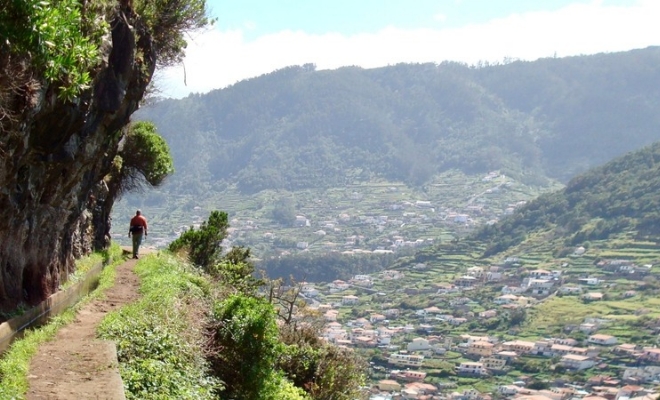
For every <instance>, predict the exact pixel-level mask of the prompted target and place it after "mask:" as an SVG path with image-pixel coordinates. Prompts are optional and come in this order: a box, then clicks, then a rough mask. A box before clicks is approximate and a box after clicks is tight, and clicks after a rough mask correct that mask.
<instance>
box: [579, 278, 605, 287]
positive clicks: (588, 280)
mask: <svg viewBox="0 0 660 400" xmlns="http://www.w3.org/2000/svg"><path fill="white" fill-rule="evenodd" d="M578 282H580V283H581V284H583V285H589V286H594V285H598V284H599V283H600V282H601V281H600V279H598V278H580V279H578Z"/></svg>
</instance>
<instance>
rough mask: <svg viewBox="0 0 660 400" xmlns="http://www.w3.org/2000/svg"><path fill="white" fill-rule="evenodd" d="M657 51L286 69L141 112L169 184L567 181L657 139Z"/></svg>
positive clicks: (201, 187) (246, 187)
mask: <svg viewBox="0 0 660 400" xmlns="http://www.w3.org/2000/svg"><path fill="white" fill-rule="evenodd" d="M659 88H660V48H647V49H644V50H636V51H630V52H625V53H615V54H600V55H594V56H583V57H571V58H564V59H543V60H539V61H536V62H513V63H510V64H506V65H495V66H487V67H481V68H469V67H467V66H465V65H461V64H457V63H443V64H440V65H434V64H400V65H395V66H390V67H385V68H378V69H371V70H364V69H361V68H356V67H347V68H341V69H338V70H334V71H316V70H315V69H314V67H313V66H311V65H305V66H302V67H289V68H285V69H283V70H279V71H276V72H273V73H271V74H267V75H263V76H261V77H258V78H254V79H250V80H246V81H242V82H239V83H237V84H235V85H233V86H231V87H229V88H226V89H223V90H216V91H213V92H210V93H208V94H205V95H193V96H189V97H187V98H185V99H182V100H165V101H161V102H158V103H156V104H155V105H154V106H152V107H149V108H146V109H144V110H143V111H142V112H141V114H140V118H146V119H152V120H153V121H155V122H156V124H157V125H158V126H159V128H160V130H161V133H162V134H163V135H164V136H165V137H166V138H167V139H168V141H169V143H170V145H171V147H172V149H173V152H174V157H175V164H176V166H177V172H178V174H177V177H175V179H174V180H173V182H172V184H171V186H170V190H173V191H176V192H192V193H195V192H199V193H202V192H204V191H205V190H208V188H209V185H212V184H213V182H217V181H218V180H222V181H223V182H225V183H237V184H238V185H239V188H240V189H241V190H243V191H245V192H254V191H258V190H261V189H266V188H286V189H298V188H305V187H328V186H336V185H343V184H345V183H346V182H351V181H355V180H369V179H370V178H372V177H373V176H381V177H385V178H387V179H393V180H403V181H405V182H408V183H411V184H422V183H424V182H426V181H427V180H428V179H429V178H430V177H431V176H433V175H434V174H435V173H437V172H438V171H442V170H446V169H448V168H459V169H461V170H463V171H465V172H482V171H486V170H492V169H502V170H504V171H506V172H507V173H508V174H511V175H513V176H515V177H516V178H518V179H522V180H523V181H526V182H543V180H544V179H545V178H546V177H551V178H558V179H562V180H567V179H568V178H570V177H572V176H574V175H575V174H576V173H578V172H580V171H584V170H586V169H587V168H588V167H590V166H593V165H597V164H599V163H602V162H605V161H606V160H609V159H611V158H613V157H615V156H618V155H621V154H623V153H625V152H626V151H630V150H634V149H637V148H640V147H642V146H644V145H647V144H650V143H652V142H654V141H655V140H658V139H660V117H658V116H657V113H655V112H654V110H657V109H658V107H657V106H658V104H659V103H660V89H659Z"/></svg>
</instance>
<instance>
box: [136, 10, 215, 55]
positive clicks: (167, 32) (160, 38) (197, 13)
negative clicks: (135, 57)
mask: <svg viewBox="0 0 660 400" xmlns="http://www.w3.org/2000/svg"><path fill="white" fill-rule="evenodd" d="M133 8H134V9H135V11H136V12H137V14H138V15H140V16H141V17H142V18H143V20H144V21H145V22H146V24H147V26H148V27H149V30H150V31H151V37H152V39H153V41H154V45H155V47H156V52H157V58H158V62H159V64H161V65H165V66H166V65H172V64H176V63H179V62H181V61H183V56H184V54H185V48H186V44H187V43H186V40H185V36H184V35H185V33H186V32H190V31H193V30H196V29H201V28H204V27H205V26H207V25H209V24H212V23H213V22H214V21H213V20H211V19H209V18H208V17H207V15H206V14H207V10H206V0H134V1H133Z"/></svg>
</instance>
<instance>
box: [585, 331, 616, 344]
mask: <svg viewBox="0 0 660 400" xmlns="http://www.w3.org/2000/svg"><path fill="white" fill-rule="evenodd" d="M587 342H589V343H593V344H600V345H602V346H611V345H615V344H616V337H614V336H612V335H603V334H601V333H597V334H595V335H591V336H589V338H588V339H587Z"/></svg>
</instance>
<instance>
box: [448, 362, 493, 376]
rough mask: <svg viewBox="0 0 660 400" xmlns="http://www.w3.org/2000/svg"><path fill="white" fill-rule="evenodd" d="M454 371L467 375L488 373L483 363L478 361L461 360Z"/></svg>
mask: <svg viewBox="0 0 660 400" xmlns="http://www.w3.org/2000/svg"><path fill="white" fill-rule="evenodd" d="M456 372H457V373H459V374H468V375H486V374H487V373H488V371H487V370H486V367H484V364H483V363H480V362H462V363H460V364H459V366H458V367H456Z"/></svg>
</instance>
